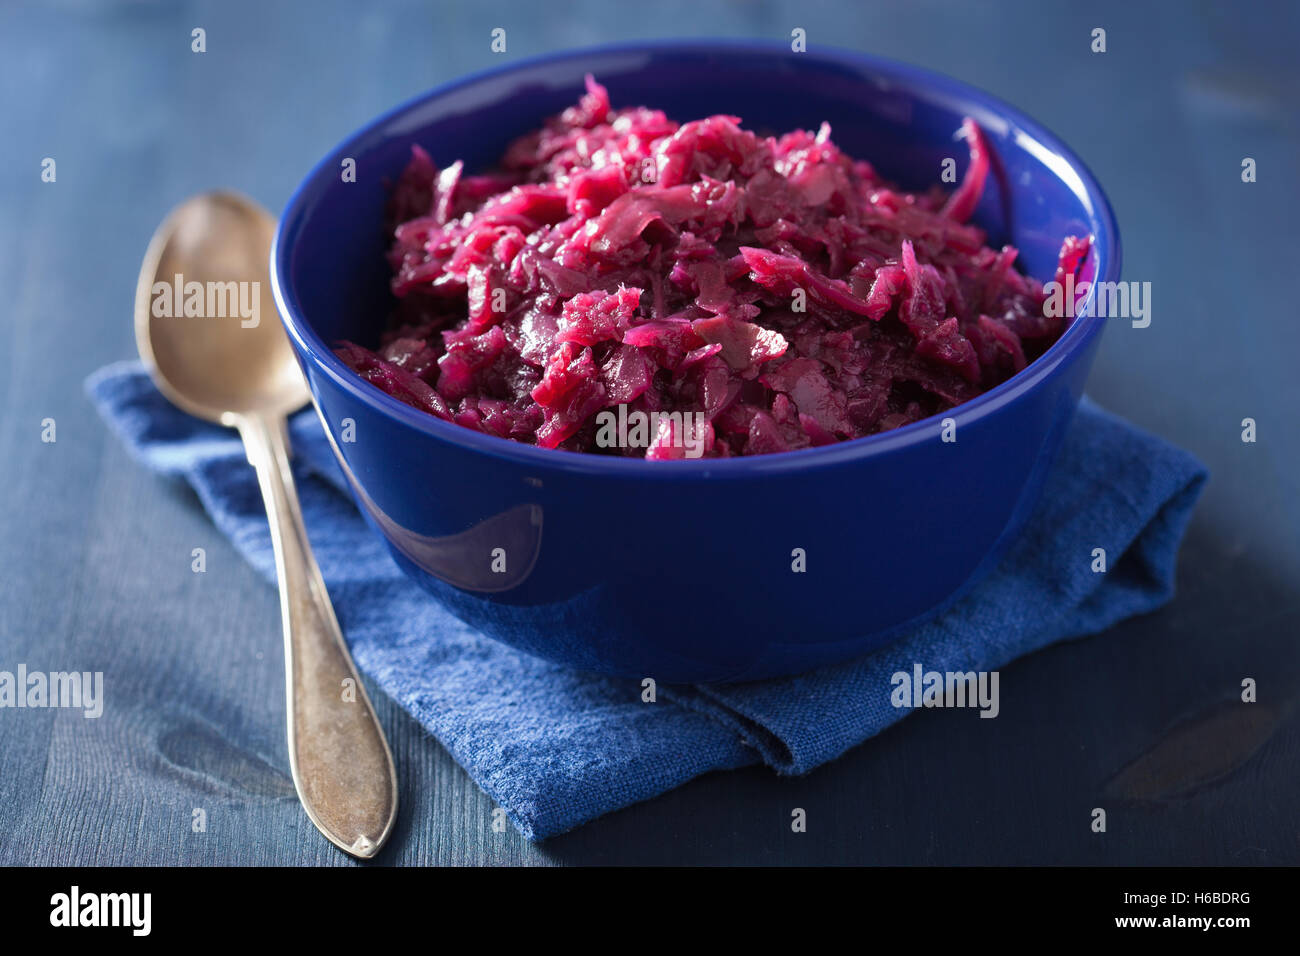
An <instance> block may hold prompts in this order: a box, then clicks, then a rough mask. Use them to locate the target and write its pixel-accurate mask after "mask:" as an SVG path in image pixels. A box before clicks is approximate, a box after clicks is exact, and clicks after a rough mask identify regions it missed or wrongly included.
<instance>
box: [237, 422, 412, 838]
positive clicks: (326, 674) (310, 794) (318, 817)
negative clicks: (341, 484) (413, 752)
mask: <svg viewBox="0 0 1300 956" xmlns="http://www.w3.org/2000/svg"><path fill="white" fill-rule="evenodd" d="M239 432H240V435H241V436H242V437H243V439H244V448H245V450H246V451H247V452H248V460H249V461H250V462H251V463H252V465H253V466H254V467H255V468H256V469H257V480H258V484H259V485H260V486H261V489H262V498H263V500H264V501H265V502H266V514H267V517H268V519H269V520H270V523H271V542H272V544H273V546H274V548H275V567H276V573H277V576H278V578H279V581H280V614H281V618H282V620H283V623H284V670H285V684H286V691H287V698H288V699H287V713H288V725H289V766H290V768H291V770H292V772H293V782H294V786H295V787H297V789H298V797H299V799H300V800H301V801H302V805H303V808H304V809H305V810H306V811H307V816H308V817H310V818H311V822H312V823H314V824H315V825H316V827H317V829H319V830H320V831H321V833H323V834H325V836H326V837H328V838H329V840H330V841H331V842H332V843H333V844H334V845H335V846H337V847H339V848H340V849H342V850H344V851H346V852H348V853H350V854H352V855H353V856H357V857H361V858H367V857H372V856H374V855H375V854H376V853H378V852H379V848H380V847H381V846H383V844H384V841H385V840H387V839H388V835H389V833H390V832H392V829H393V821H394V819H395V818H396V816H397V772H396V770H395V769H394V767H393V756H392V753H391V752H390V751H389V749H388V742H387V741H386V740H385V739H384V732H383V730H382V729H381V728H380V726H379V721H378V719H377V718H376V717H375V711H374V708H372V707H371V705H370V699H369V698H368V697H367V696H366V691H365V688H364V687H363V686H362V683H361V679H360V677H358V676H357V670H356V667H354V666H353V664H352V657H351V656H350V655H349V654H348V649H347V645H346V644H345V643H344V642H343V634H342V632H341V631H340V630H339V625H338V620H337V619H336V618H335V617H334V608H333V607H332V606H331V604H330V599H329V594H328V593H327V592H326V590H325V582H324V580H323V579H322V578H321V573H320V568H318V567H317V566H316V559H315V558H314V557H313V556H312V552H311V545H310V543H309V542H308V540H307V532H306V530H305V528H304V527H303V521H302V511H301V509H300V507H299V505H298V493H297V491H296V490H295V488H294V483H293V473H292V472H291V471H290V469H289V443H288V438H287V436H286V430H285V420H284V418H282V417H269V416H262V415H249V416H246V417H244V418H243V419H242V420H241V421H240V422H239Z"/></svg>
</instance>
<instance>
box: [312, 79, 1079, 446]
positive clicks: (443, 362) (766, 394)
mask: <svg viewBox="0 0 1300 956" xmlns="http://www.w3.org/2000/svg"><path fill="white" fill-rule="evenodd" d="M963 132H964V134H965V138H966V141H967V143H968V147H969V150H970V161H969V164H968V166H967V168H966V171H965V174H964V179H963V181H962V182H961V183H960V184H959V185H958V188H957V189H956V191H955V192H953V193H952V194H951V195H945V194H944V192H943V191H942V189H940V188H938V187H935V188H934V189H932V190H931V191H929V192H925V193H915V194H914V193H907V192H903V191H900V190H899V189H896V188H894V187H892V186H891V185H890V184H889V183H887V182H885V181H883V180H882V179H881V178H880V177H879V176H877V175H876V173H875V171H874V170H873V168H872V167H871V165H869V164H868V163H867V162H865V161H863V160H859V159H853V158H851V157H849V156H846V155H845V154H844V153H842V152H841V151H840V150H839V149H838V148H837V147H836V146H835V144H834V143H833V142H832V141H831V138H830V133H831V131H830V128H829V127H828V126H827V125H825V124H823V125H822V127H821V129H819V130H818V131H817V132H816V133H813V132H808V131H803V130H797V131H795V132H791V133H787V134H785V135H784V136H780V137H761V136H758V135H756V134H754V133H753V132H750V131H748V130H746V129H744V128H742V126H741V125H740V120H739V119H738V118H737V117H734V116H711V117H709V118H707V119H702V120H695V121H692V122H688V123H681V124H679V123H676V122H674V121H673V120H670V119H668V118H667V117H666V116H665V115H664V114H663V113H662V112H660V111H658V110H653V109H648V108H645V107H632V108H627V109H618V110H615V109H612V108H611V106H610V102H609V96H608V94H607V92H606V91H605V89H604V88H603V87H602V86H600V85H599V84H598V83H596V82H595V81H594V80H593V79H591V78H590V77H588V79H587V92H586V94H585V95H584V96H583V97H582V98H581V99H580V100H579V102H578V103H577V104H576V105H575V106H573V107H571V108H569V109H567V110H565V111H564V112H563V113H561V114H560V115H558V116H555V117H552V118H551V119H549V120H547V121H546V123H545V125H544V126H543V127H542V128H541V129H539V130H537V131H536V132H533V133H530V134H528V135H526V136H524V137H522V138H520V139H518V140H517V141H515V142H514V143H513V144H512V145H511V146H510V147H509V148H508V149H507V150H506V153H505V156H504V157H503V159H502V162H501V164H500V167H499V169H497V170H496V171H493V172H489V173H486V174H483V175H470V174H468V173H466V171H465V170H464V168H463V166H462V164H461V163H459V162H457V163H453V164H452V165H451V166H448V167H447V168H446V169H442V170H439V169H438V168H437V167H436V166H435V164H434V163H433V161H432V160H431V158H430V157H429V155H428V153H426V152H425V151H424V150H423V149H421V148H419V147H418V146H417V147H414V148H413V150H412V157H411V160H410V163H409V165H408V166H407V167H406V169H405V171H404V172H403V173H402V175H401V177H400V179H399V180H398V181H397V182H396V183H395V184H394V187H393V190H392V194H391V199H390V203H389V208H388V216H389V221H390V225H391V228H392V230H393V232H392V236H393V242H392V247H391V251H390V252H389V261H390V264H391V266H392V269H393V273H394V274H393V280H392V290H393V293H394V295H395V296H396V298H397V302H398V306H397V308H396V310H395V312H394V314H393V316H392V317H391V321H390V323H389V326H388V329H387V331H386V332H384V333H383V334H382V336H381V337H380V345H379V348H378V351H371V350H370V349H368V348H365V347H363V346H360V345H357V344H355V343H352V342H345V343H342V345H341V347H340V348H339V349H338V350H337V354H338V355H339V356H340V357H341V358H342V359H343V361H344V362H346V363H347V364H348V366H349V367H351V368H352V369H353V370H354V371H356V372H357V373H358V374H359V375H361V376H363V377H364V378H365V379H366V380H368V381H369V382H371V383H372V384H374V385H375V386H376V387H378V388H380V389H382V390H384V391H385V392H387V393H388V394H390V395H392V396H394V397H395V398H398V399H400V400H401V401H403V402H406V403H407V404H409V405H412V406H414V407H415V408H418V409H421V410H423V411H425V412H428V413H429V414H431V415H435V416H437V417H439V418H442V419H445V420H447V421H450V422H455V423H456V424H458V425H461V426H464V427H465V428H473V429H477V430H479V431H482V432H486V433H487V434H490V435H497V436H500V437H503V438H512V439H515V440H517V441H522V442H528V443H531V444H537V445H540V446H542V447H545V448H562V449H567V450H571V451H579V452H598V453H604V454H621V455H635V456H639V457H646V458H652V459H655V458H680V457H695V456H697V455H704V456H708V457H729V456H733V455H750V454H762V453H767V452H779V451H788V450H791V449H798V448H806V447H809V446H814V445H825V444H830V443H832V442H838V441H843V440H846V439H850V438H857V437H861V436H864V435H871V434H875V433H877V432H881V431H885V430H887V429H891V428H897V427H899V426H900V425H905V424H907V423H909V422H914V421H917V420H919V419H922V418H925V417H927V416H931V415H935V414H937V413H941V412H943V411H945V410H947V409H949V408H952V407H953V406H955V405H958V404H960V403H962V402H965V401H967V400H969V399H971V398H974V397H975V396H977V395H979V394H980V393H982V392H984V391H986V390H988V389H990V388H992V387H993V386H995V385H997V384H999V383H1001V382H1003V381H1005V380H1006V379H1007V378H1008V377H1010V376H1011V375H1013V374H1015V373H1016V372H1018V371H1020V370H1021V369H1022V368H1024V367H1025V365H1026V363H1027V362H1030V361H1032V360H1033V359H1034V358H1035V357H1037V356H1038V355H1040V354H1042V352H1043V351H1044V350H1045V349H1046V348H1047V347H1048V346H1050V345H1051V344H1052V343H1053V342H1054V341H1056V339H1057V338H1058V337H1059V336H1060V335H1061V333H1062V332H1063V331H1064V323H1065V320H1064V319H1061V318H1050V317H1047V316H1045V315H1044V309H1043V302H1044V298H1045V297H1044V294H1043V290H1042V287H1041V285H1040V284H1039V283H1038V282H1036V281H1034V280H1033V279H1030V278H1027V277H1026V276H1024V275H1022V274H1021V273H1020V272H1018V271H1017V270H1016V269H1015V267H1014V265H1015V259H1016V250H1015V249H1013V248H1011V247H1010V246H1004V247H1002V248H1001V249H992V248H989V247H988V246H986V245H985V234H984V233H983V232H982V231H981V230H980V229H979V228H977V227H976V226H974V225H971V224H970V223H969V222H968V219H969V218H970V216H971V214H972V213H973V211H974V210H975V207H976V205H977V203H978V201H979V198H980V195H981V193H982V191H983V187H984V182H985V178H986V177H987V175H988V171H989V162H990V157H989V150H988V146H987V143H986V141H985V139H984V136H983V134H982V133H981V131H980V129H979V127H978V126H977V125H976V124H975V123H974V122H973V121H971V120H969V119H968V120H966V121H965V123H964V125H963ZM1089 244H1090V243H1089V239H1088V238H1087V237H1083V238H1080V237H1068V238H1067V239H1066V240H1065V243H1064V246H1063V248H1062V250H1061V259H1060V267H1059V269H1058V272H1057V275H1056V276H1055V278H1056V279H1057V280H1060V279H1061V278H1062V277H1063V275H1064V274H1065V273H1067V272H1073V271H1075V270H1077V269H1078V268H1079V266H1080V264H1081V263H1082V261H1083V259H1084V258H1085V257H1086V256H1087V253H1088V250H1089ZM620 406H622V409H621V411H622V414H623V416H624V419H626V418H627V416H628V415H629V414H632V415H633V417H635V414H634V413H639V414H640V415H642V416H645V417H647V418H649V419H650V421H651V422H652V423H653V424H652V428H651V430H650V431H651V433H650V434H649V436H648V439H647V440H643V441H628V440H621V441H617V442H613V443H611V442H610V441H608V440H607V438H608V435H607V434H606V435H604V436H602V432H601V428H602V422H605V423H607V422H608V421H609V420H610V418H612V417H613V416H612V413H613V412H614V411H615V410H618V409H619V407H620ZM602 413H609V414H606V415H604V416H603V417H602ZM656 413H658V414H656ZM672 413H681V414H679V415H677V416H676V417H673V415H672Z"/></svg>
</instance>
